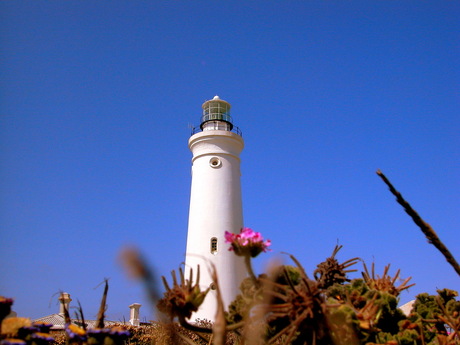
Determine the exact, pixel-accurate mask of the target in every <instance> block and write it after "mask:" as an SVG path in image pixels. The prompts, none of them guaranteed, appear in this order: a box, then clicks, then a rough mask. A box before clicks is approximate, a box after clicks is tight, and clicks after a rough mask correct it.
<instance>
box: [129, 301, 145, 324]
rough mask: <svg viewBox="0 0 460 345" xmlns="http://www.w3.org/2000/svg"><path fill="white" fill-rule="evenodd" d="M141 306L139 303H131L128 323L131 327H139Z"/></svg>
mask: <svg viewBox="0 0 460 345" xmlns="http://www.w3.org/2000/svg"><path fill="white" fill-rule="evenodd" d="M141 306H142V305H141V304H139V303H133V304H131V305H130V306H129V309H130V313H129V323H130V324H131V325H133V326H139V323H140V320H139V309H140V308H141Z"/></svg>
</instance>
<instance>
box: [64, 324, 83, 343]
mask: <svg viewBox="0 0 460 345" xmlns="http://www.w3.org/2000/svg"><path fill="white" fill-rule="evenodd" d="M65 331H66V332H67V335H68V336H69V340H70V342H84V341H86V338H87V336H86V331H85V330H84V329H83V328H81V327H78V326H77V325H73V324H70V325H69V324H67V325H66V326H65Z"/></svg>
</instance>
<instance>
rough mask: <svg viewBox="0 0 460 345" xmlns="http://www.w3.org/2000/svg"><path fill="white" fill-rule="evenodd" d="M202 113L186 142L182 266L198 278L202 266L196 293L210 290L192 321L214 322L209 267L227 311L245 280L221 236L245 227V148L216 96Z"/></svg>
mask: <svg viewBox="0 0 460 345" xmlns="http://www.w3.org/2000/svg"><path fill="white" fill-rule="evenodd" d="M202 108H203V116H202V117H201V124H200V127H199V130H198V132H196V131H195V130H194V131H193V133H192V136H191V137H190V139H189V142H188V145H189V148H190V150H191V151H192V153H193V158H192V188H191V195H190V211H189V222H188V235H187V252H186V260H185V266H186V269H190V268H192V269H193V271H194V272H196V269H197V266H198V265H200V271H201V276H200V287H201V288H202V289H206V288H208V287H211V290H210V291H209V293H208V295H207V296H206V299H205V301H204V303H203V304H202V306H201V307H200V309H199V310H198V312H196V313H195V314H194V315H193V316H192V318H193V319H208V320H211V321H213V320H214V318H215V314H216V309H217V299H216V291H215V285H214V284H213V280H212V277H211V274H210V273H209V270H210V263H212V264H213V265H214V267H215V268H216V270H217V274H218V280H219V287H220V290H221V293H222V299H223V302H224V305H225V307H227V306H228V305H229V304H230V302H231V301H233V299H234V298H235V297H236V295H237V294H238V293H239V285H240V283H241V281H242V280H243V279H244V278H245V276H246V271H245V266H244V262H243V258H242V257H238V256H236V255H235V254H234V253H233V252H230V251H228V248H229V244H226V243H225V238H224V234H225V231H229V232H233V233H239V232H240V229H241V228H242V227H243V208H242V201H241V182H240V176H241V172H240V157H239V155H240V153H241V151H242V150H243V147H244V142H243V138H242V137H241V132H240V131H239V129H238V128H237V127H233V123H232V118H231V116H230V104H229V103H227V102H226V101H224V100H221V99H220V98H219V97H218V96H215V97H214V98H213V99H212V100H209V101H206V102H204V103H203V105H202Z"/></svg>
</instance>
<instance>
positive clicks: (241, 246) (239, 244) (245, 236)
mask: <svg viewBox="0 0 460 345" xmlns="http://www.w3.org/2000/svg"><path fill="white" fill-rule="evenodd" d="M225 242H226V243H230V244H231V247H230V248H229V249H228V250H233V251H234V252H235V254H236V255H238V256H250V257H252V258H255V257H256V256H257V255H259V254H260V253H262V252H267V251H269V250H270V249H268V247H269V246H270V245H271V241H270V240H266V241H264V239H263V238H262V235H261V234H260V232H255V231H254V230H252V229H251V228H242V229H241V230H240V233H239V234H233V233H231V232H228V231H225Z"/></svg>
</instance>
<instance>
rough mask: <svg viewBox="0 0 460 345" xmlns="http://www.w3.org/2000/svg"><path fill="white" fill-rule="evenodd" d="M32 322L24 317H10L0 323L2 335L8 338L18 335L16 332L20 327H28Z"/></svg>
mask: <svg viewBox="0 0 460 345" xmlns="http://www.w3.org/2000/svg"><path fill="white" fill-rule="evenodd" d="M31 325H32V322H31V321H30V319H28V318H26V317H10V318H8V319H5V320H3V322H2V334H6V335H7V336H9V337H15V336H17V335H18V330H19V328H21V327H30V326H31Z"/></svg>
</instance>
